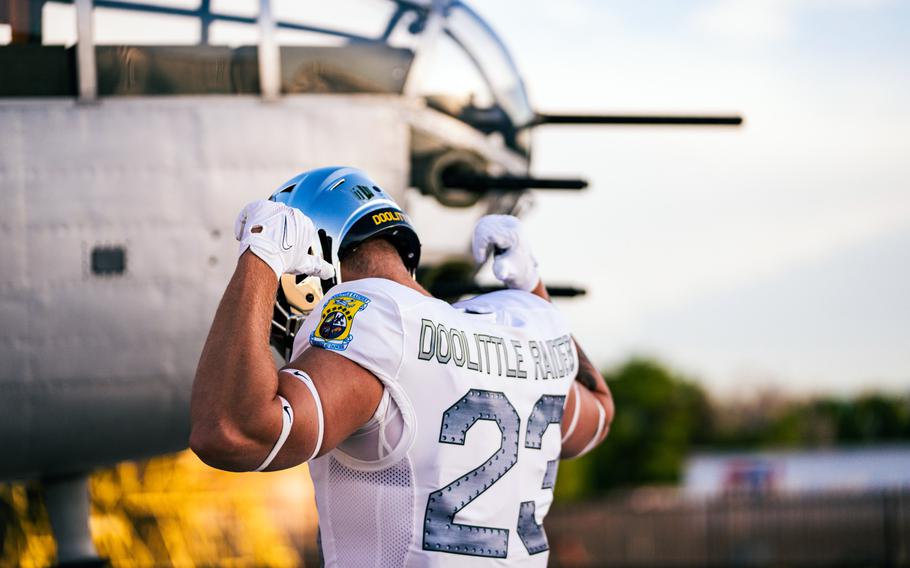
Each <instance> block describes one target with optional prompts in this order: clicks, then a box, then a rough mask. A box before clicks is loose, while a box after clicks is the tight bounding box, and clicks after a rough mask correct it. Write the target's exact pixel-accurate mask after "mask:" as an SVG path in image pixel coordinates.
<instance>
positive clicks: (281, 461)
mask: <svg viewBox="0 0 910 568" xmlns="http://www.w3.org/2000/svg"><path fill="white" fill-rule="evenodd" d="M287 368H289V369H299V370H301V371H303V372H304V373H306V374H307V375H308V376H309V377H310V379H312V383H313V386H314V387H315V389H316V392H317V394H318V396H319V402H320V404H321V406H322V416H323V435H322V444H321V447H320V449H319V452H318V454H317V456H319V455H323V454H325V453H327V452H329V451H331V450H332V449H334V448H335V447H336V446H337V445H338V444H340V443H341V442H343V441H344V440H345V439H347V437H348V436H350V435H351V434H352V433H353V432H355V431H356V430H357V429H358V428H360V427H361V426H363V425H364V424H365V423H366V422H367V421H368V420H369V419H370V418H371V417H372V416H373V413H374V412H375V411H376V407H377V406H378V405H379V401H380V399H381V398H382V391H383V386H382V383H381V382H379V379H377V378H376V376H375V375H373V373H371V372H369V371H367V370H366V369H364V368H363V367H361V366H360V365H358V364H357V363H354V362H353V361H351V360H349V359H346V358H345V357H342V356H341V355H338V354H336V353H332V352H331V351H327V350H324V349H306V350H304V351H303V352H302V353H301V354H300V356H299V357H297V359H295V360H294V361H292V362H291V363H290V364H289V365H288V366H287ZM278 394H279V395H281V396H283V397H284V398H286V399H287V400H288V402H289V403H290V405H291V407H292V408H293V412H294V420H293V423H292V425H291V432H290V435H289V436H288V438H287V441H286V442H285V443H284V446H283V447H282V449H281V450H280V451H279V452H278V454H277V455H276V456H275V458H274V460H273V461H272V463H271V464H270V465H269V467H268V468H267V470H268V471H273V470H278V469H286V468H289V467H294V466H296V465H298V464H300V463H303V462H304V461H306V460H307V459H308V458H309V457H310V456H311V455H312V454H313V450H314V449H315V448H316V445H317V441H318V438H319V409H318V408H317V402H316V399H315V397H314V396H313V393H312V391H311V390H310V389H309V388H308V387H307V385H306V384H304V382H303V381H301V380H300V379H299V378H298V377H296V376H295V375H293V374H291V373H287V372H282V373H279V374H278ZM280 418H281V417H280V415H278V416H276V423H275V440H276V441H277V440H278V438H279V436H280V434H281V432H280V428H281V424H280V423H279V422H278V420H279V419H280ZM263 459H265V456H263Z"/></svg>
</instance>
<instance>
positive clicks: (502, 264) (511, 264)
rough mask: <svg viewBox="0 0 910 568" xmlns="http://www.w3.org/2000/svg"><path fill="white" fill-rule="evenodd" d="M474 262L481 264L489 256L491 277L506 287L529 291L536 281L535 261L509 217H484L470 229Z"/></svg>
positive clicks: (517, 228)
mask: <svg viewBox="0 0 910 568" xmlns="http://www.w3.org/2000/svg"><path fill="white" fill-rule="evenodd" d="M471 249H472V251H473V252H474V260H476V261H477V263H478V264H481V263H483V262H484V261H485V260H486V259H487V257H489V256H490V253H491V252H492V253H493V274H494V275H495V276H496V278H498V279H499V280H501V281H502V282H503V283H504V284H505V285H506V286H508V287H509V288H515V289H519V290H526V291H529V292H530V291H531V290H533V289H534V288H535V287H536V286H537V283H538V282H540V276H539V275H538V274H537V259H535V258H534V255H533V254H532V253H531V247H530V246H529V245H528V242H527V239H526V238H525V236H524V231H523V230H522V228H521V221H519V220H518V218H517V217H513V216H512V215H486V216H484V217H481V218H480V220H478V221H477V225H475V226H474V237H473V239H472V242H471Z"/></svg>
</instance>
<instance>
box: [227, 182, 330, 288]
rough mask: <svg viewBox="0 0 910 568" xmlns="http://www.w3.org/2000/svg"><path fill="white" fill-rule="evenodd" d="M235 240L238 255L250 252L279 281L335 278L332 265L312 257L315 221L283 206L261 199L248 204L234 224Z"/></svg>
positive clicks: (292, 208) (298, 211) (314, 240)
mask: <svg viewBox="0 0 910 568" xmlns="http://www.w3.org/2000/svg"><path fill="white" fill-rule="evenodd" d="M234 236H235V237H236V238H237V240H238V241H240V252H239V253H238V255H242V254H243V253H244V252H246V250H247V249H250V251H251V252H252V253H253V254H255V255H256V256H258V257H259V258H261V259H262V260H264V261H265V263H266V264H268V265H269V267H271V269H272V270H273V271H275V276H277V277H278V278H279V279H280V278H281V275H282V274H285V273H289V274H305V275H307V276H319V277H320V278H323V279H328V278H331V277H332V276H333V275H334V274H335V268H334V267H333V266H332V265H331V264H329V263H328V262H326V261H325V260H323V259H322V258H320V257H318V256H314V255H311V254H309V250H310V246H311V245H315V243H316V228H315V227H314V226H313V221H311V220H310V218H309V217H307V216H306V215H304V214H303V212H301V211H300V210H299V209H296V208H294V207H288V206H287V205H285V204H284V203H278V202H275V201H268V200H265V199H260V200H258V201H253V202H252V203H250V204H248V205H247V206H246V207H244V208H243V211H241V212H240V215H238V216H237V220H236V221H234ZM316 250H318V248H317V249H316Z"/></svg>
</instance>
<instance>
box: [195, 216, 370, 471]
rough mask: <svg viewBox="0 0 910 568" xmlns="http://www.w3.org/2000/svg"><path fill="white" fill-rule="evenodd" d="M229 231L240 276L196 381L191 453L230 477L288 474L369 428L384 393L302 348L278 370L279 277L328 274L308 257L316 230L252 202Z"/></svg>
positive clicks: (351, 368) (343, 364)
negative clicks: (274, 337) (274, 348)
mask: <svg viewBox="0 0 910 568" xmlns="http://www.w3.org/2000/svg"><path fill="white" fill-rule="evenodd" d="M235 234H236V237H237V239H238V240H239V241H240V243H241V245H240V258H239V260H238V262H237V269H236V271H235V272H234V275H233V277H232V278H231V281H230V282H229V284H228V286H227V290H226V291H225V293H224V297H223V298H222V300H221V303H220V304H219V306H218V310H217V312H216V314H215V320H214V321H213V323H212V328H211V331H210V332H209V335H208V338H207V339H206V343H205V347H204V349H203V351H202V356H201V357H200V360H199V366H198V368H197V370H196V378H195V381H194V383H193V395H192V401H191V407H190V418H191V425H192V430H191V434H190V447H191V448H192V449H193V451H194V452H196V454H197V455H198V456H199V457H200V458H201V459H202V460H203V461H205V462H206V463H208V464H209V465H211V466H213V467H217V468H219V469H225V470H229V471H252V470H262V469H269V470H272V469H283V468H286V467H292V466H294V465H296V464H298V463H301V462H303V461H305V460H307V459H309V458H311V457H313V456H315V455H317V454H318V453H324V452H325V451H327V450H328V449H331V448H332V447H334V446H335V445H336V444H337V443H339V442H340V441H341V440H343V439H344V438H346V437H347V436H348V435H349V434H350V433H351V432H352V431H354V430H355V429H356V428H357V427H359V426H360V425H362V424H363V423H364V422H366V421H367V420H368V419H369V418H370V416H371V413H372V411H373V409H375V407H376V403H377V402H378V400H379V398H380V397H381V395H382V386H381V385H380V384H379V382H378V380H377V379H376V378H375V377H374V376H373V375H372V374H371V373H369V372H368V371H366V370H364V369H363V368H361V367H359V366H358V365H356V364H355V363H352V362H351V361H348V360H346V359H343V358H341V357H338V356H337V355H334V354H331V353H328V352H326V351H323V350H314V349H310V350H307V351H305V352H304V354H303V355H302V356H301V357H300V358H299V359H298V360H296V361H294V362H292V363H291V364H290V365H289V368H288V369H286V370H283V372H278V371H277V370H276V369H275V365H274V362H273V359H272V354H271V351H270V349H269V326H270V323H271V319H272V309H273V303H274V300H275V293H276V290H277V286H278V278H279V277H280V276H281V275H282V274H284V273H285V272H288V273H294V274H307V275H319V276H320V277H322V278H328V277H331V275H332V273H333V269H332V266H331V265H329V264H328V263H326V262H325V261H324V260H322V259H320V258H317V257H315V256H311V255H309V254H308V250H309V245H310V242H311V241H312V237H313V236H314V234H315V229H314V228H313V224H312V222H311V221H310V220H309V219H308V218H307V217H306V216H304V215H303V214H302V213H301V212H300V211H299V210H297V209H293V208H290V207H287V206H285V205H283V204H280V203H274V202H270V201H256V202H253V203H251V204H250V205H248V206H247V207H246V208H245V209H244V210H243V211H242V212H241V214H240V216H239V217H238V220H237V224H236V226H235ZM340 378H343V380H332V379H340ZM341 408H344V409H345V412H339V411H338V409H341Z"/></svg>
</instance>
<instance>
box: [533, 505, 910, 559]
mask: <svg viewBox="0 0 910 568" xmlns="http://www.w3.org/2000/svg"><path fill="white" fill-rule="evenodd" d="M546 527H547V536H548V538H549V541H550V548H551V562H550V565H551V566H611V567H621V566H910V488H905V489H903V490H894V491H887V492H877V493H858V494H857V493H838V494H803V495H765V496H756V495H753V496H748V495H730V496H724V497H720V498H717V499H711V500H692V499H684V498H681V497H678V496H673V495H667V494H666V493H660V492H658V493H647V492H646V493H638V494H633V495H631V496H626V497H624V498H621V499H611V500H606V501H601V502H596V503H591V502H589V503H584V504H578V505H566V506H559V505H558V504H557V505H554V507H553V509H552V510H551V512H550V514H549V516H548V517H547V521H546Z"/></svg>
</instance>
